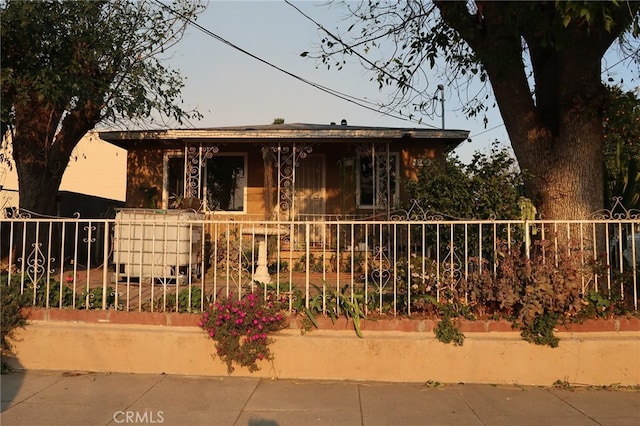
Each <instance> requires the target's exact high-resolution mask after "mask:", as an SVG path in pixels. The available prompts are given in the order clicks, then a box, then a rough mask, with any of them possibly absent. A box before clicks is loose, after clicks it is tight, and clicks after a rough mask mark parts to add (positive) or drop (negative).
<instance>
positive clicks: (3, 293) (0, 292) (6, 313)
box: [0, 279, 31, 370]
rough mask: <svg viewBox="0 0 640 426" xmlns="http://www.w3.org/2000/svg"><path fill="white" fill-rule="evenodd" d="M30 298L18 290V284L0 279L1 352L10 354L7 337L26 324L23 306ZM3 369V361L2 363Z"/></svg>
mask: <svg viewBox="0 0 640 426" xmlns="http://www.w3.org/2000/svg"><path fill="white" fill-rule="evenodd" d="M30 302H31V300H30V298H29V296H28V295H27V294H24V293H22V292H21V291H20V286H19V285H16V284H7V283H6V279H3V280H0V339H1V340H0V350H1V351H2V354H11V343H10V342H9V340H8V339H9V338H11V336H12V335H13V332H14V331H15V330H16V329H17V328H22V327H24V326H25V325H26V324H27V316H26V315H25V313H24V310H23V309H24V308H26V307H28V306H30ZM3 370H4V363H3Z"/></svg>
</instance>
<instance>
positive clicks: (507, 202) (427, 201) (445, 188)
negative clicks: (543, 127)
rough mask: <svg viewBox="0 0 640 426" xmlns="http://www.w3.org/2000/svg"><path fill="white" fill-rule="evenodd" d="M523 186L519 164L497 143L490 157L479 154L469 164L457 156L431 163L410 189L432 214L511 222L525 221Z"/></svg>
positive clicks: (409, 184) (408, 189) (450, 155)
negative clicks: (509, 220) (523, 219)
mask: <svg viewBox="0 0 640 426" xmlns="http://www.w3.org/2000/svg"><path fill="white" fill-rule="evenodd" d="M522 183H523V174H522V173H521V172H520V171H519V170H518V169H517V165H516V160H515V159H514V158H513V157H512V156H511V155H510V154H509V152H508V151H507V150H506V149H505V148H502V149H500V148H499V146H498V144H497V142H496V143H494V144H493V146H492V148H491V152H490V153H489V154H488V155H487V154H484V153H481V152H476V153H475V154H474V155H473V157H472V159H471V162H470V163H469V164H463V163H462V162H461V161H460V159H459V158H458V157H457V156H456V155H454V154H448V155H447V156H446V157H445V158H444V159H442V161H441V160H436V161H431V162H430V163H429V164H428V165H426V166H424V167H422V168H421V169H420V171H419V173H418V178H417V179H416V180H415V181H409V182H407V184H406V188H407V193H408V194H409V197H410V198H411V199H414V200H416V201H417V202H418V204H419V205H420V206H421V207H422V208H424V209H426V210H428V211H429V212H432V213H441V214H444V215H446V216H448V217H452V218H460V219H501V220H508V219H522V218H523V212H522V210H521V207H522V205H523V203H525V200H524V199H523V197H522ZM527 219H531V218H530V217H527Z"/></svg>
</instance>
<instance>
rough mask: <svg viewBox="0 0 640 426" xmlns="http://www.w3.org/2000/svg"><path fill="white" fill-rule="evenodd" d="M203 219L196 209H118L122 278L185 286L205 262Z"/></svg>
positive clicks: (117, 251)
mask: <svg viewBox="0 0 640 426" xmlns="http://www.w3.org/2000/svg"><path fill="white" fill-rule="evenodd" d="M203 219H204V215H203V214H201V213H196V212H194V211H193V210H154V209H120V210H117V211H116V220H115V235H114V236H115V239H114V263H115V266H116V271H118V279H119V280H120V279H131V278H133V279H137V280H140V282H142V281H151V282H160V283H173V282H177V283H180V284H182V283H184V282H185V281H186V279H187V277H188V275H189V274H192V275H193V274H195V273H196V271H197V270H198V266H199V265H200V262H201V260H202V235H203V222H202V220H203Z"/></svg>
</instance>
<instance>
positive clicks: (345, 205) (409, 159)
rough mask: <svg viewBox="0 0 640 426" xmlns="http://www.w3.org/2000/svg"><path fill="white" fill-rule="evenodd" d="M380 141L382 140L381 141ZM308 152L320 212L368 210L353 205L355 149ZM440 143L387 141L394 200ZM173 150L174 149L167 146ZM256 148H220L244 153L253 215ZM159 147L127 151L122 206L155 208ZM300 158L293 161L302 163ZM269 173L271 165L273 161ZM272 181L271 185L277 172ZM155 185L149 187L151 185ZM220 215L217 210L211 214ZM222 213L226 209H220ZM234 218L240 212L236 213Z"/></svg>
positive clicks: (258, 211)
mask: <svg viewBox="0 0 640 426" xmlns="http://www.w3.org/2000/svg"><path fill="white" fill-rule="evenodd" d="M382 143H384V141H382ZM312 146H313V151H312V153H313V154H320V155H323V156H324V158H325V168H326V170H325V197H326V198H325V209H326V211H325V213H326V214H328V215H344V214H366V213H367V212H370V211H371V209H364V210H359V209H358V208H357V203H356V185H357V178H356V173H357V170H356V164H357V162H356V157H357V153H356V149H355V145H354V144H352V143H348V142H344V141H343V142H340V143H336V144H327V143H324V144H315V145H313V144H312ZM445 148H446V146H445V143H444V142H438V141H430V142H428V146H426V145H425V143H424V142H423V143H422V144H420V145H418V144H417V141H416V140H407V141H404V140H399V141H393V143H392V144H391V145H390V148H389V149H390V151H391V152H398V153H399V159H400V176H399V178H400V179H401V182H400V199H401V200H403V201H407V196H406V194H405V193H404V191H403V185H402V181H403V180H406V179H415V178H416V176H417V173H418V166H417V165H416V163H415V161H414V160H416V159H427V158H428V159H435V158H437V156H438V154H439V153H442V152H444V150H445ZM173 149H175V148H173ZM261 149H262V147H261V146H260V145H258V144H247V143H243V144H227V145H224V148H221V151H220V152H245V153H247V155H248V160H247V161H248V166H247V169H248V170H247V176H248V180H247V188H246V191H247V193H246V202H247V206H246V213H244V215H250V216H254V217H264V216H265V213H269V212H265V199H264V189H263V188H264V170H265V166H264V161H263V158H262V151H261ZM163 153H164V151H163V150H162V149H157V148H155V147H153V146H149V145H145V146H144V147H143V146H140V147H138V148H135V149H132V150H130V151H129V152H128V154H127V160H128V161H127V176H128V178H127V200H126V207H130V208H131V207H134V208H159V207H161V205H162V187H163V160H164V155H163ZM304 161H305V159H304V158H301V159H300V160H299V163H303V162H304ZM274 173H276V174H277V169H276V168H275V165H274ZM273 184H274V185H275V186H276V187H277V184H278V176H274V180H273ZM154 188H155V189H154ZM272 199H273V205H274V208H275V207H276V206H277V201H278V200H277V193H276V190H274V191H273V194H272ZM216 214H220V213H216ZM223 214H225V215H227V214H226V213H223ZM236 215H237V216H238V217H240V216H242V215H243V214H236Z"/></svg>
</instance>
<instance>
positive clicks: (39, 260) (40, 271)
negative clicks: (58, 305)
mask: <svg viewBox="0 0 640 426" xmlns="http://www.w3.org/2000/svg"><path fill="white" fill-rule="evenodd" d="M31 246H32V247H33V250H31V253H29V256H27V259H26V263H25V265H26V268H25V271H26V272H27V275H28V276H29V278H30V279H31V282H33V284H34V288H38V286H37V281H38V278H40V277H42V276H44V274H45V273H46V272H47V269H46V268H45V265H46V260H47V258H46V257H45V255H44V253H43V252H42V250H41V247H42V243H33V244H31ZM22 261H23V258H22V257H20V258H18V262H22ZM50 261H51V262H55V258H51V259H50ZM49 272H50V273H53V272H54V270H53V269H50V270H49Z"/></svg>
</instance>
